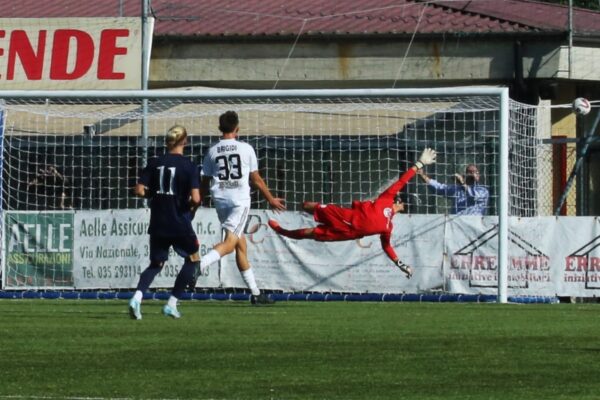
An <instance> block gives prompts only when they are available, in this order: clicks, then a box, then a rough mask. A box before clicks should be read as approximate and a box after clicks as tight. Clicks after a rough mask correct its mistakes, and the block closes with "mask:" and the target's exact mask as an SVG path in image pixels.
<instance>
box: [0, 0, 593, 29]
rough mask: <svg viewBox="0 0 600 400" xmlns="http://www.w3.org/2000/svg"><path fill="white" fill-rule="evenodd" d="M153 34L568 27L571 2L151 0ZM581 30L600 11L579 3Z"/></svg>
mask: <svg viewBox="0 0 600 400" xmlns="http://www.w3.org/2000/svg"><path fill="white" fill-rule="evenodd" d="M0 10H2V11H1V14H2V17H4V18H7V17H97V16H110V17H114V16H139V15H140V14H141V5H140V0H120V1H119V0H94V1H93V2H87V1H81V0H52V1H38V0H20V1H17V2H15V1H14V0H0ZM152 11H153V14H154V16H155V17H156V25H155V36H165V35H167V36H272V35H278V36H284V35H294V36H295V35H297V34H298V33H299V32H301V33H302V34H304V35H347V34H354V35H361V34H412V33H413V32H415V31H416V32H417V33H421V34H423V33H431V34H444V33H446V34H447V33H461V34H462V33H464V34H486V33H515V32H516V33H520V32H553V31H566V29H567V8H566V7H564V6H559V5H553V4H549V3H541V2H535V1H529V0H476V1H461V0H458V1H434V2H419V1H415V0H202V1H198V0H152ZM574 20H575V23H574V27H575V30H576V31H577V32H579V33H587V34H592V35H598V36H600V13H598V12H594V11H589V10H583V9H574Z"/></svg>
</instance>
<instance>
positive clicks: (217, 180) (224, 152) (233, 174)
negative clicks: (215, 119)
mask: <svg viewBox="0 0 600 400" xmlns="http://www.w3.org/2000/svg"><path fill="white" fill-rule="evenodd" d="M256 170H258V162H257V160H256V153H255V152H254V149H253V148H252V146H250V145H249V144H247V143H244V142H239V141H237V140H235V139H222V140H220V141H219V142H218V143H217V144H215V145H213V146H212V147H211V148H210V149H209V150H208V152H207V153H206V155H205V157H204V161H203V163H202V175H203V176H206V177H210V178H212V179H211V183H210V185H211V187H210V190H211V193H212V196H213V197H214V198H215V199H222V200H229V201H231V202H232V203H234V204H235V203H238V202H246V201H248V200H250V183H249V176H250V173H251V172H254V171H256Z"/></svg>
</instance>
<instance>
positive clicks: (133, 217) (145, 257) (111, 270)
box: [73, 209, 220, 289]
mask: <svg viewBox="0 0 600 400" xmlns="http://www.w3.org/2000/svg"><path fill="white" fill-rule="evenodd" d="M211 211H212V210H199V211H198V213H197V215H196V218H195V219H194V221H193V226H194V229H195V231H196V234H197V235H198V239H199V240H200V242H201V248H200V251H201V253H202V254H205V253H206V252H207V251H208V250H210V248H212V246H213V245H214V244H216V243H218V242H219V240H220V224H219V221H218V219H217V217H216V214H215V213H214V212H211ZM213 214H214V215H213ZM149 221H150V211H149V210H147V209H139V210H115V211H82V212H76V213H75V219H74V232H73V235H74V239H73V242H74V245H73V247H74V248H73V281H74V284H75V287H76V288H78V289H84V288H134V287H135V286H136V285H137V282H138V280H139V275H140V273H141V272H142V271H143V270H144V269H146V267H147V266H148V264H149V262H150V259H149V256H150V247H149V235H148V234H147V231H148V223H149ZM182 264H183V259H182V258H181V257H180V256H178V255H177V254H176V253H174V252H173V251H172V250H171V253H170V255H169V260H168V261H167V263H165V266H164V267H163V269H162V271H161V272H160V273H159V274H158V275H157V276H156V279H155V280H154V282H153V284H152V287H172V286H173V284H174V282H175V277H176V276H177V274H178V273H179V269H180V268H181V265H182ZM203 279H204V280H203V286H207V287H216V286H218V285H219V278H218V275H217V274H216V273H213V274H209V276H208V277H206V278H203Z"/></svg>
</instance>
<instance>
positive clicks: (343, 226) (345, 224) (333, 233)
mask: <svg viewBox="0 0 600 400" xmlns="http://www.w3.org/2000/svg"><path fill="white" fill-rule="evenodd" d="M352 213H353V211H352V209H349V208H343V207H340V206H336V205H335V204H317V206H316V207H315V211H314V212H313V217H314V218H315V221H317V222H318V223H319V225H317V226H316V227H315V230H314V239H315V240H317V241H320V242H337V241H342V240H351V239H356V238H357V236H356V232H354V230H353V229H352V225H351V223H350V221H352Z"/></svg>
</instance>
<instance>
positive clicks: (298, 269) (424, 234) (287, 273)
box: [223, 211, 444, 293]
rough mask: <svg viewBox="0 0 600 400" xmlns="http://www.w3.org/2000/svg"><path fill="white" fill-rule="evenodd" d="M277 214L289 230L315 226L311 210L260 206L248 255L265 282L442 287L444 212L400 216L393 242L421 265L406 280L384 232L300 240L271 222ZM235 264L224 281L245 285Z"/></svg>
mask: <svg viewBox="0 0 600 400" xmlns="http://www.w3.org/2000/svg"><path fill="white" fill-rule="evenodd" d="M273 217H274V218H276V219H277V220H278V221H279V222H280V223H281V225H282V226H284V227H286V228H289V229H296V228H301V227H310V226H314V225H315V222H314V221H313V219H312V217H310V216H309V215H308V214H305V213H294V212H286V213H283V214H277V215H276V214H273V213H272V212H268V211H255V212H253V213H252V216H251V217H250V219H249V223H248V226H247V231H248V234H247V238H248V256H249V258H250V262H251V264H252V265H253V268H254V270H255V275H256V277H257V280H258V281H259V282H260V284H261V285H262V287H265V288H271V289H281V290H301V291H335V292H340V291H341V292H394V293H401V292H411V293H414V292H417V291H422V290H427V289H430V288H435V287H440V286H441V285H442V283H443V277H442V274H441V265H442V256H443V251H442V250H443V241H440V240H435V239H436V238H439V237H443V233H444V232H443V230H444V217H437V218H431V217H427V216H419V215H413V216H411V217H407V216H401V217H396V218H395V219H394V224H395V226H396V227H397V228H396V229H395V230H394V234H393V235H392V245H393V246H394V248H395V250H396V253H397V254H398V257H400V259H401V260H403V261H404V262H406V263H407V264H409V265H413V266H415V268H414V269H415V274H414V276H413V278H412V279H410V280H408V279H406V277H405V275H404V273H402V272H401V271H400V270H398V269H397V268H396V267H395V266H394V264H393V263H392V262H391V261H390V260H389V258H388V257H387V256H386V255H385V253H383V250H382V248H381V242H380V240H379V236H370V237H365V238H363V239H360V240H350V241H345V242H316V241H313V240H295V239H289V238H285V237H283V236H280V235H278V234H277V233H275V232H274V231H273V230H271V228H269V227H268V226H267V225H266V223H267V220H268V219H269V218H273ZM234 267H235V266H233V267H229V266H228V267H227V271H231V272H232V273H227V274H223V277H224V282H223V284H224V286H230V285H233V286H235V284H239V280H238V278H237V275H239V274H237V273H233V271H234Z"/></svg>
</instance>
